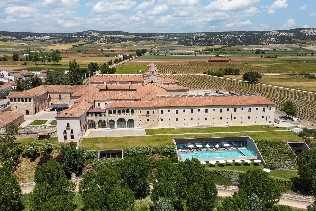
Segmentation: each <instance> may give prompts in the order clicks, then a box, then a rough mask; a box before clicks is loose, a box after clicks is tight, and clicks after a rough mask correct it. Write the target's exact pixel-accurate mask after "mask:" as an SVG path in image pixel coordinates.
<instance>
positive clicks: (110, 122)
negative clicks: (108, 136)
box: [109, 120, 115, 129]
mask: <svg viewBox="0 0 316 211" xmlns="http://www.w3.org/2000/svg"><path fill="white" fill-rule="evenodd" d="M109 127H110V128H111V129H114V128H115V121H114V120H110V121H109Z"/></svg>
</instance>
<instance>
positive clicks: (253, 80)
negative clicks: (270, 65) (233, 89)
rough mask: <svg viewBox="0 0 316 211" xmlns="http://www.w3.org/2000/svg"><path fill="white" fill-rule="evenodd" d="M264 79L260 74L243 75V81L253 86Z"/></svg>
mask: <svg viewBox="0 0 316 211" xmlns="http://www.w3.org/2000/svg"><path fill="white" fill-rule="evenodd" d="M261 78H262V75H261V74H260V73H258V72H252V71H251V72H246V73H245V74H244V75H243V80H244V81H247V82H248V83H251V84H256V83H258V82H259V80H260V79H261Z"/></svg>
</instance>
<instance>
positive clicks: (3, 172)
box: [0, 168, 23, 211]
mask: <svg viewBox="0 0 316 211" xmlns="http://www.w3.org/2000/svg"><path fill="white" fill-rule="evenodd" d="M21 198H22V192H21V188H20V185H19V183H18V181H17V179H16V177H15V176H14V175H12V173H11V172H10V171H9V170H8V169H6V168H0V210H2V211H11V210H23V204H22V199H21Z"/></svg>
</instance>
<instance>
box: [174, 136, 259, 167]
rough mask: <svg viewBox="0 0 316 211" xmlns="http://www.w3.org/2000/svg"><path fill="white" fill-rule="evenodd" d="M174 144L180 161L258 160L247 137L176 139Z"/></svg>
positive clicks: (251, 142)
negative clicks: (194, 159)
mask: <svg viewBox="0 0 316 211" xmlns="http://www.w3.org/2000/svg"><path fill="white" fill-rule="evenodd" d="M175 142H176V146H177V152H178V158H179V160H180V161H185V160H187V159H188V160H191V159H193V158H196V159H198V160H200V161H217V160H241V159H243V160H246V159H248V160H253V159H257V158H258V153H257V148H256V146H255V144H254V143H253V141H252V140H251V139H250V138H249V137H233V138H203V139H176V140H175ZM216 145H218V146H217V147H215V146H216ZM225 146H228V147H225Z"/></svg>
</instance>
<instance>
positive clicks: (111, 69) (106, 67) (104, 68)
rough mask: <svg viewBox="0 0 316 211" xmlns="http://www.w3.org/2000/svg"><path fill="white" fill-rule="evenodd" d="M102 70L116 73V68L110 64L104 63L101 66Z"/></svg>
mask: <svg viewBox="0 0 316 211" xmlns="http://www.w3.org/2000/svg"><path fill="white" fill-rule="evenodd" d="M100 72H101V74H114V73H115V72H116V69H115V68H114V67H109V65H107V64H106V63H104V64H102V65H101V66H100Z"/></svg>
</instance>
